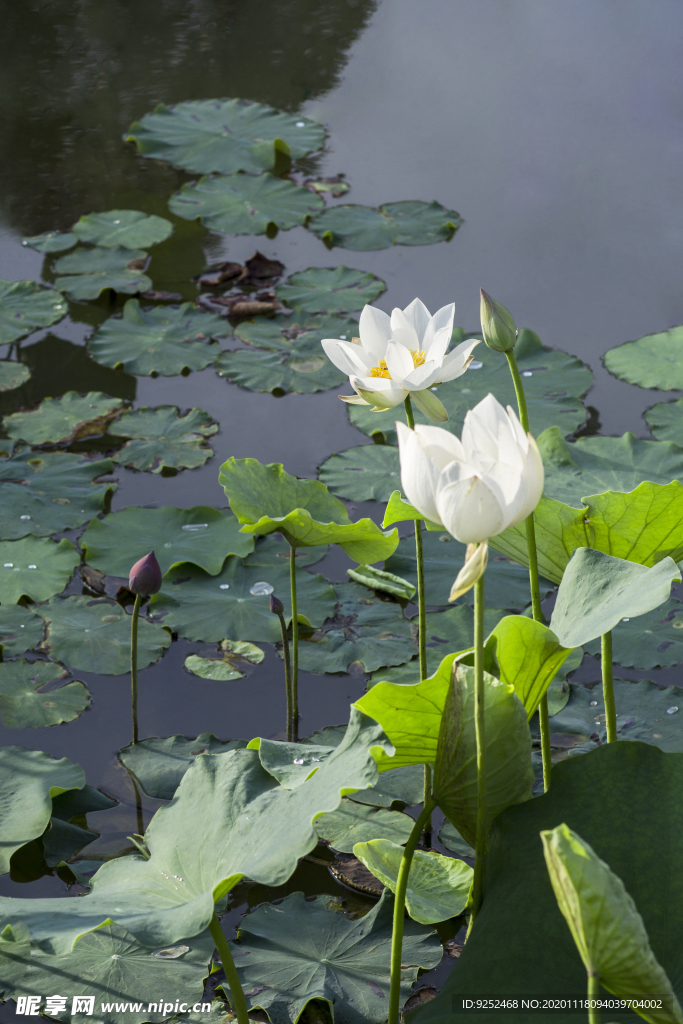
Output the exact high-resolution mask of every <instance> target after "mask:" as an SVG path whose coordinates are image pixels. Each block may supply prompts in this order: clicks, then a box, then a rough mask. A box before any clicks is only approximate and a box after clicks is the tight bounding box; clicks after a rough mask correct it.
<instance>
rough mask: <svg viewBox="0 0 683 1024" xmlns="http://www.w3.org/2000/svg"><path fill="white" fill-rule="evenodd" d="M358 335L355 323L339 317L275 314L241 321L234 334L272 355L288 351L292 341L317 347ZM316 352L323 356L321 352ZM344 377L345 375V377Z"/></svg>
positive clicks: (320, 349)
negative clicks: (326, 341)
mask: <svg viewBox="0 0 683 1024" xmlns="http://www.w3.org/2000/svg"><path fill="white" fill-rule="evenodd" d="M357 331H358V323H357V321H356V320H350V319H348V318H347V317H341V316H323V315H318V316H306V315H302V314H300V313H294V315H293V316H284V315H283V314H278V315H277V316H274V317H265V316H260V317H256V319H255V320H244V321H243V322H242V323H241V324H238V325H237V327H236V328H235V334H236V335H237V337H238V338H239V339H240V341H243V342H244V343H245V345H254V346H255V347H256V348H265V349H270V350H271V351H273V352H275V351H278V352H282V350H283V349H284V350H285V351H288V350H289V349H290V348H291V346H292V342H293V341H298V340H300V339H301V340H302V341H304V340H308V341H310V342H311V343H313V341H314V340H315V341H316V342H317V343H318V345H319V344H320V342H321V341H322V340H323V338H341V339H342V340H345V339H348V340H349V341H350V340H351V338H352V337H353V335H354V334H355V333H356V332H357ZM318 351H320V352H322V348H319V349H318ZM344 376H346V375H344Z"/></svg>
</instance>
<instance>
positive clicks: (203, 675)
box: [185, 640, 265, 682]
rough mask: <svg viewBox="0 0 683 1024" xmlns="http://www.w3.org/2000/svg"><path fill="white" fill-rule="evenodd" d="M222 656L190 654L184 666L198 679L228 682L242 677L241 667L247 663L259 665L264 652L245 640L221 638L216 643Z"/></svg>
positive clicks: (246, 665)
mask: <svg viewBox="0 0 683 1024" xmlns="http://www.w3.org/2000/svg"><path fill="white" fill-rule="evenodd" d="M218 647H219V651H220V653H221V654H222V657H219V658H202V657H200V656H199V655H198V654H191V655H190V656H189V657H188V658H185V668H186V670H187V671H188V672H191V673H192V675H194V676H198V677H199V678H200V679H211V680H213V681H218V682H229V681H230V680H232V679H243V678H244V676H245V672H244V671H243V669H244V668H245V667H248V666H249V665H260V664H261V662H262V661H263V659H264V658H265V652H264V651H263V650H262V649H261V648H260V647H257V646H256V644H250V643H248V642H247V641H245V640H221V642H220V644H219V645H218Z"/></svg>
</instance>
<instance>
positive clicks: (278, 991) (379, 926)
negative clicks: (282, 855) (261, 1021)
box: [232, 892, 442, 1024]
mask: <svg viewBox="0 0 683 1024" xmlns="http://www.w3.org/2000/svg"><path fill="white" fill-rule="evenodd" d="M333 904H334V900H333V899H332V898H331V897H330V896H316V898H315V899H314V900H313V901H310V902H309V901H308V900H306V899H305V898H304V894H303V893H301V892H294V893H290V895H289V896H287V897H286V898H285V899H284V900H283V901H282V902H281V903H278V904H277V906H276V905H275V904H272V903H266V904H264V905H263V906H260V907H258V908H257V909H256V910H254V911H253V912H252V913H251V914H248V915H247V916H246V917H245V918H243V920H242V922H241V924H240V929H239V932H238V941H237V942H235V943H233V944H232V951H233V955H234V956H235V962H236V964H237V971H238V973H239V976H240V981H241V982H242V987H243V989H244V990H245V993H247V1000H248V1006H249V1007H250V1009H257V1008H258V1009H262V1010H265V1011H266V1013H267V1014H268V1017H269V1019H270V1020H271V1021H272V1024H292V1021H297V1020H299V1019H300V1017H301V1014H302V1013H303V1012H304V1008H305V1006H306V1004H307V1003H308V1002H309V1001H310V1000H311V999H320V1000H323V1001H324V1002H326V1003H327V1005H328V1007H329V1012H330V1015H331V1017H332V1020H333V1021H334V1022H335V1024H380V1022H381V1021H383V1020H385V1019H386V1014H387V999H388V996H389V962H390V959H391V932H392V915H393V899H392V897H391V896H390V895H389V894H388V893H387V894H386V895H385V896H383V898H382V899H381V900H380V902H379V903H378V904H377V905H376V906H375V907H373V908H372V910H370V912H369V913H367V914H365V915H364V916H362V917H359V918H357V919H356V920H351V921H350V920H349V919H348V918H347V917H346V916H345V915H344V913H343V912H341V911H340V910H339V909H337V908H336V907H335V906H333ZM441 957H442V951H441V945H440V943H439V941H438V938H437V936H436V934H435V933H434V932H433V931H431V930H427V929H426V928H423V927H421V926H420V925H417V924H413V922H411V921H406V923H405V930H404V938H403V950H402V963H401V1004H403V1003H404V1002H405V1000H406V999H407V998H408V996H409V994H410V986H411V984H412V983H413V982H414V981H415V980H416V978H417V974H418V967H422V968H426V969H429V968H431V967H436V965H437V964H438V963H439V961H440V960H441ZM404 965H405V966H404Z"/></svg>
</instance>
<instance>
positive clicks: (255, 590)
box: [150, 556, 336, 643]
mask: <svg viewBox="0 0 683 1024" xmlns="http://www.w3.org/2000/svg"><path fill="white" fill-rule="evenodd" d="M259 584H260V585H259ZM272 593H274V594H275V595H276V597H279V598H280V600H281V601H282V603H283V605H284V614H285V618H286V619H287V620H289V619H290V617H291V614H292V605H291V598H290V588H289V568H288V567H287V565H286V564H285V565H283V566H277V567H276V566H272V567H264V566H260V565H249V564H246V563H245V562H243V561H242V559H241V558H237V557H235V556H231V557H230V558H227V559H226V560H225V564H224V565H223V568H222V569H221V571H220V572H219V573H218V574H217V575H215V576H209V575H208V573H206V572H204V570H203V569H200V568H198V567H197V566H195V565H189V564H188V563H183V564H181V565H176V566H174V567H173V568H172V569H171V570H170V571H169V572H168V573H167V574H166V576H165V577H164V581H163V584H162V589H161V590H160V591H159V593H158V594H155V595H154V597H153V598H152V599H151V602H150V605H151V610H152V612H153V613H154V615H155V616H156V617H158V619H159V621H161V622H162V623H163V625H164V626H166V627H167V628H168V629H171V630H173V631H174V632H176V633H178V634H179V635H180V636H183V637H185V638H186V639H188V640H205V641H206V642H207V643H215V642H216V641H218V640H223V639H224V638H226V637H228V638H230V639H231V640H261V641H270V642H271V643H276V642H277V641H278V640H279V639H280V636H281V634H280V624H279V622H278V619H277V616H276V615H273V613H272V612H271V610H270V594H272ZM335 602H336V597H335V594H334V591H333V590H332V587H331V586H330V584H329V583H328V582H327V580H326V579H325V578H324V577H323V576H320V575H316V576H313V575H311V574H310V573H308V572H306V571H305V570H303V569H298V571H297V612H298V614H299V615H305V616H306V618H307V619H308V620H309V621H310V622H311V623H312V624H313V625H322V623H323V622H324V620H325V619H326V618H327V617H328V616H330V615H332V613H333V611H334V606H335Z"/></svg>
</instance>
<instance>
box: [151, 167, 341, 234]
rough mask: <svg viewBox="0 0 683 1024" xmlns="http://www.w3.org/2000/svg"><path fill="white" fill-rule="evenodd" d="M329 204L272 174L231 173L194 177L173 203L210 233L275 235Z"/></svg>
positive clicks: (172, 208)
mask: <svg viewBox="0 0 683 1024" xmlns="http://www.w3.org/2000/svg"><path fill="white" fill-rule="evenodd" d="M324 205H325V203H324V201H323V200H322V199H321V198H320V196H317V195H315V194H314V193H312V192H309V191H308V189H307V188H302V187H301V185H295V184H294V182H293V181H288V180H287V179H284V178H275V177H273V175H272V174H267V173H265V174H259V175H256V176H255V175H253V174H242V173H241V172H240V173H238V174H231V175H230V176H229V177H207V178H200V179H199V181H196V182H195V181H190V182H187V183H186V184H185V185H183V186H182V188H181V189H180V191H179V192H176V193H175V195H172V196H171V198H170V199H169V202H168V208H169V210H170V211H171V213H175V215H176V216H177V217H183V218H184V219H185V220H200V221H201V222H202V224H203V225H204V226H205V227H207V228H209V229H210V230H211V231H225V232H227V233H229V234H231V235H265V234H267V235H268V237H269V238H273V237H274V235H275V234H277V232H278V230H283V231H286V230H287V229H288V228H293V227H295V226H296V225H297V224H304V223H305V222H306V220H307V219H308V218H309V217H311V216H314V215H315V214H316V213H318V212H319V211H320V210H321V209H322V208H323V207H324Z"/></svg>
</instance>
